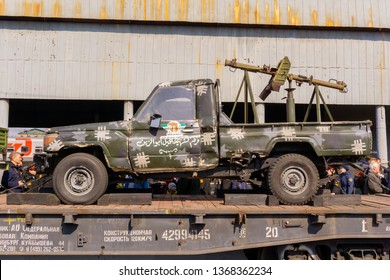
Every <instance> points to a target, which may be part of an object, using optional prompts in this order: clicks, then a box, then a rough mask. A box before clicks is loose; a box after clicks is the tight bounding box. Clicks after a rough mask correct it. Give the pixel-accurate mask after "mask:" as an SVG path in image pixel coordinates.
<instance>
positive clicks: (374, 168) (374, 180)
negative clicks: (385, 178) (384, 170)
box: [367, 161, 383, 194]
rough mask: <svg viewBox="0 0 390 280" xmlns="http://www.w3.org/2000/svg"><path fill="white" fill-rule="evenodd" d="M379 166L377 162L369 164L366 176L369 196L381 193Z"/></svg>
mask: <svg viewBox="0 0 390 280" xmlns="http://www.w3.org/2000/svg"><path fill="white" fill-rule="evenodd" d="M380 173H381V166H380V164H379V163H378V162H375V161H373V162H371V163H370V170H369V171H368V174H367V187H368V191H369V193H371V194H374V193H382V192H383V190H382V180H381V176H380Z"/></svg>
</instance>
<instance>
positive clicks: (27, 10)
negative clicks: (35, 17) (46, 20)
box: [23, 0, 32, 16]
mask: <svg viewBox="0 0 390 280" xmlns="http://www.w3.org/2000/svg"><path fill="white" fill-rule="evenodd" d="M23 15H24V16H31V15H32V4H31V2H30V1H28V0H27V1H24V3H23Z"/></svg>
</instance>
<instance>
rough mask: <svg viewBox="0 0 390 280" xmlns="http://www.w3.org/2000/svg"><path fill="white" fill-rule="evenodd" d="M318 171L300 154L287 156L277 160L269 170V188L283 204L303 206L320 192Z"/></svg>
mask: <svg viewBox="0 0 390 280" xmlns="http://www.w3.org/2000/svg"><path fill="white" fill-rule="evenodd" d="M318 180H319V175H318V170H317V168H316V166H315V165H314V163H313V162H312V161H311V160H310V159H308V158H307V157H305V156H303V155H300V154H286V155H282V156H280V157H279V158H277V159H276V160H275V162H274V163H273V164H272V165H271V167H270V168H269V170H268V177H267V181H268V186H269V188H270V190H271V192H272V194H273V195H274V196H276V198H277V199H278V200H279V201H280V202H282V203H283V204H291V205H301V204H305V203H307V202H308V201H310V200H311V199H312V198H313V197H314V195H315V194H316V192H317V190H318Z"/></svg>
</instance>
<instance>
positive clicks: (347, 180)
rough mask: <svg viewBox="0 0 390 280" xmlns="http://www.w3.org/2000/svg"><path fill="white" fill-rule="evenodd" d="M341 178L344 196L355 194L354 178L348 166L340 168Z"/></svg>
mask: <svg viewBox="0 0 390 280" xmlns="http://www.w3.org/2000/svg"><path fill="white" fill-rule="evenodd" d="M339 177H340V185H341V189H342V192H343V193H344V194H353V186H354V178H353V176H352V174H351V172H349V167H348V166H347V165H340V166H339Z"/></svg>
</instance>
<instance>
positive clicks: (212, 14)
mask: <svg viewBox="0 0 390 280" xmlns="http://www.w3.org/2000/svg"><path fill="white" fill-rule="evenodd" d="M211 19H212V20H213V21H214V20H215V0H211Z"/></svg>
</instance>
